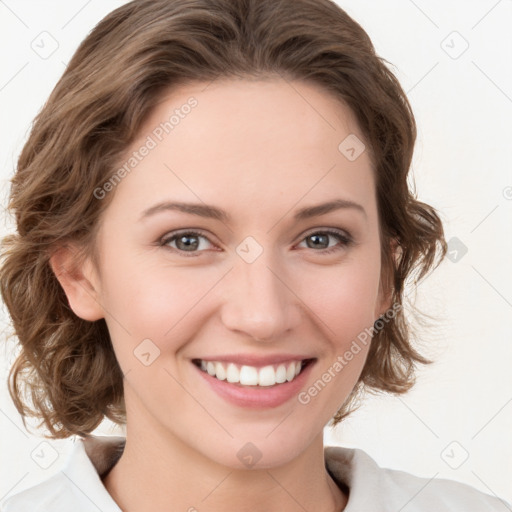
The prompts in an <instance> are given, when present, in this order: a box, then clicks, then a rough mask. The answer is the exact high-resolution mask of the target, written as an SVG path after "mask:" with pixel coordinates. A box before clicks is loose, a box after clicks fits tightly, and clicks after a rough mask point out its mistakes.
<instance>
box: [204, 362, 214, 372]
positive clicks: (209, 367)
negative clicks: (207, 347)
mask: <svg viewBox="0 0 512 512" xmlns="http://www.w3.org/2000/svg"><path fill="white" fill-rule="evenodd" d="M206 371H207V372H208V373H209V374H210V375H215V365H214V364H213V363H212V362H211V361H208V362H207V363H206Z"/></svg>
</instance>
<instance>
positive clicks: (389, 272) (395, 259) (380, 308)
mask: <svg viewBox="0 0 512 512" xmlns="http://www.w3.org/2000/svg"><path fill="white" fill-rule="evenodd" d="M389 251H390V253H391V261H392V264H393V267H394V268H397V267H398V264H399V262H400V258H401V256H402V248H401V247H400V245H399V243H398V240H396V238H392V239H391V241H390V244H389ZM392 301H393V269H391V268H384V267H383V268H382V271H381V279H380V283H379V299H378V304H377V308H376V312H375V313H376V318H378V317H380V316H382V315H383V314H384V313H385V312H386V311H388V310H389V309H391V308H392V306H393V304H392Z"/></svg>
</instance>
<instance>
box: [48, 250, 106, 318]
mask: <svg viewBox="0 0 512 512" xmlns="http://www.w3.org/2000/svg"><path fill="white" fill-rule="evenodd" d="M77 255H78V250H77V249H76V248H75V247H74V246H69V245H66V246H62V247H59V248H58V249H56V250H55V251H54V252H53V253H52V255H51V256H50V266H51V268H52V271H53V273H54V274H55V277H56V278H57V279H58V281H59V283H60V285H61V286H62V289H63V290H64V293H65V294H66V297H67V298H68V302H69V306H70V307H71V309H72V310H73V312H74V313H75V314H76V315H77V316H78V317H80V318H82V319H84V320H89V321H90V322H94V321H96V320H99V319H100V318H104V317H105V315H104V312H103V307H102V306H101V303H100V300H99V297H100V294H99V284H100V281H99V278H98V275H97V272H96V269H95V268H94V266H93V264H92V262H91V261H90V259H89V258H86V259H82V261H80V262H79V260H78V258H77Z"/></svg>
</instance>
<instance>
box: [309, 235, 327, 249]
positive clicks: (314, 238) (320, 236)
mask: <svg viewBox="0 0 512 512" xmlns="http://www.w3.org/2000/svg"><path fill="white" fill-rule="evenodd" d="M308 238H309V239H310V240H315V241H316V242H318V241H319V240H321V239H323V242H324V244H325V245H326V247H327V246H328V245H329V242H328V240H327V235H311V236H309V237H308ZM320 243H322V242H321V241H320ZM313 247H318V243H314V244H313Z"/></svg>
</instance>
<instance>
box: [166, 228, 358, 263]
mask: <svg viewBox="0 0 512 512" xmlns="http://www.w3.org/2000/svg"><path fill="white" fill-rule="evenodd" d="M318 234H322V235H331V236H333V237H336V238H337V239H338V240H339V241H340V242H341V244H338V245H335V246H333V247H329V248H327V249H322V250H319V251H315V252H318V253H320V254H323V255H329V254H332V253H333V252H336V251H339V250H341V249H342V248H343V247H350V246H351V245H352V244H353V243H354V240H353V239H352V237H351V236H350V235H349V234H345V233H344V232H343V231H338V230H334V229H329V228H327V229H321V230H316V231H311V232H309V233H307V234H306V235H304V238H303V239H302V240H301V242H303V241H304V240H305V239H306V238H308V237H310V236H312V235H318ZM182 235H193V236H198V237H201V238H205V239H206V240H208V242H210V243H211V244H212V242H211V241H210V239H209V238H208V237H207V236H206V235H205V234H203V233H202V232H201V231H179V232H175V233H173V234H172V236H168V234H167V235H165V236H164V237H162V238H161V239H160V240H159V241H158V245H159V246H161V247H164V248H166V249H169V250H171V251H173V252H177V253H179V254H182V255H183V256H185V257H196V256H199V255H200V254H201V252H203V251H190V252H188V251H183V250H181V249H175V248H174V247H169V246H168V245H167V244H169V243H170V242H173V241H174V240H176V239H177V238H179V237H180V236H182ZM212 245H213V244H212Z"/></svg>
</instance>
